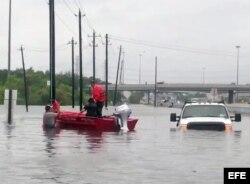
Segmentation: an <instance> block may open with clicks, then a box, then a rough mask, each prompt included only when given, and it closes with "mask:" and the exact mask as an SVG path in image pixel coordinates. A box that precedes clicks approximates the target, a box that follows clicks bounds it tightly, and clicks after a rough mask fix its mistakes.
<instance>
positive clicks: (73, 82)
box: [68, 38, 76, 108]
mask: <svg viewBox="0 0 250 184" xmlns="http://www.w3.org/2000/svg"><path fill="white" fill-rule="evenodd" d="M69 43H71V49H72V51H71V52H72V77H71V78H72V82H71V83H72V94H71V95H72V108H74V107H75V67H74V64H75V62H74V58H75V56H74V55H75V54H74V53H75V49H74V45H75V44H76V42H75V41H74V38H72V40H71V41H70V42H69ZM69 43H68V44H69Z"/></svg>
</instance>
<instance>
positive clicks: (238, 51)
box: [236, 45, 240, 101]
mask: <svg viewBox="0 0 250 184" xmlns="http://www.w3.org/2000/svg"><path fill="white" fill-rule="evenodd" d="M236 49H237V81H236V82H237V83H236V84H237V88H238V85H239V59H240V58H239V53H240V46H239V45H237V46H236ZM236 99H237V101H238V99H239V94H238V90H237V93H236Z"/></svg>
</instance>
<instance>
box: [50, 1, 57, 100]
mask: <svg viewBox="0 0 250 184" xmlns="http://www.w3.org/2000/svg"><path fill="white" fill-rule="evenodd" d="M49 18H50V21H49V22H50V26H49V27H50V98H51V100H54V99H55V98H56V79H55V77H56V75H55V10H54V0H49Z"/></svg>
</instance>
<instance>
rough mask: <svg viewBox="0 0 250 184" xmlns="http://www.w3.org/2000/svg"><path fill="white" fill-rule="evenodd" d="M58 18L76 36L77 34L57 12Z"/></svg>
mask: <svg viewBox="0 0 250 184" xmlns="http://www.w3.org/2000/svg"><path fill="white" fill-rule="evenodd" d="M55 14H56V16H57V18H58V19H59V20H60V21H61V22H62V23H63V24H64V26H65V27H66V28H67V29H68V30H69V31H70V32H71V33H73V34H74V35H76V33H75V32H74V31H73V30H72V29H71V28H70V27H69V26H68V25H67V24H66V23H65V22H64V20H63V19H62V18H61V17H60V16H59V15H58V14H57V13H56V12H55Z"/></svg>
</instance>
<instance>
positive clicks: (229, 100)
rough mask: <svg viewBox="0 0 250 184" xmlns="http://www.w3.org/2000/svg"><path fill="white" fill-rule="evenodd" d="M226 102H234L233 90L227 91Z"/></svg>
mask: <svg viewBox="0 0 250 184" xmlns="http://www.w3.org/2000/svg"><path fill="white" fill-rule="evenodd" d="M228 103H229V104H232V103H234V90H229V91H228Z"/></svg>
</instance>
